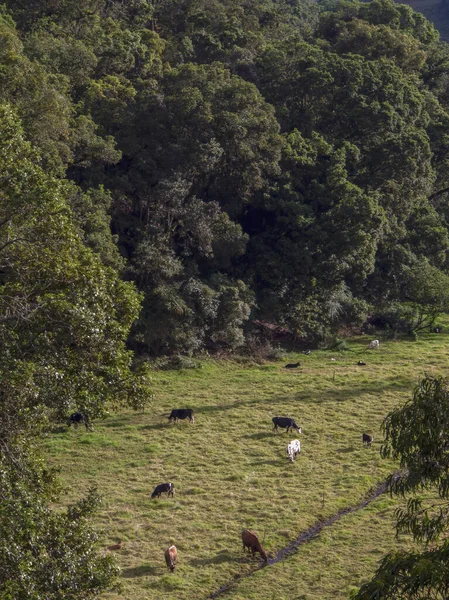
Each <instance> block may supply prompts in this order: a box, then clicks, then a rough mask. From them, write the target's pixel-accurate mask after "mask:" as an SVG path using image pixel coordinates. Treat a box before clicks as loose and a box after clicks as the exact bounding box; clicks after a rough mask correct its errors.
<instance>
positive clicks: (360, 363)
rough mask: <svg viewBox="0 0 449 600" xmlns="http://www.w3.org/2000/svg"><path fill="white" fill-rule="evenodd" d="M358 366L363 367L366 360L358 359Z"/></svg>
mask: <svg viewBox="0 0 449 600" xmlns="http://www.w3.org/2000/svg"><path fill="white" fill-rule="evenodd" d="M357 366H358V367H365V366H366V362H363V360H359V362H358V363H357Z"/></svg>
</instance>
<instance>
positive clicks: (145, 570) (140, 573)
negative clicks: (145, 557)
mask: <svg viewBox="0 0 449 600" xmlns="http://www.w3.org/2000/svg"><path fill="white" fill-rule="evenodd" d="M158 571H159V569H156V567H152V566H151V565H140V566H139V567H130V568H129V569H122V577H125V578H126V579H132V578H133V577H145V576H149V575H156V574H157V573H158Z"/></svg>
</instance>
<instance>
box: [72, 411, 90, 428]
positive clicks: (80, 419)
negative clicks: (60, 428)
mask: <svg viewBox="0 0 449 600" xmlns="http://www.w3.org/2000/svg"><path fill="white" fill-rule="evenodd" d="M80 423H84V425H85V426H86V430H87V429H92V427H91V426H90V422H89V417H88V416H87V415H86V414H84V413H80V412H76V413H73V414H72V415H70V417H69V420H68V422H67V425H68V426H69V427H70V425H72V424H73V425H75V429H77V428H78V425H79V424H80Z"/></svg>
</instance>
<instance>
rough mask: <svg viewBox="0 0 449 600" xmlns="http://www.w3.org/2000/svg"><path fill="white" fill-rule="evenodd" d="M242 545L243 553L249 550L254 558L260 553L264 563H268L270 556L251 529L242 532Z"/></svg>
mask: <svg viewBox="0 0 449 600" xmlns="http://www.w3.org/2000/svg"><path fill="white" fill-rule="evenodd" d="M242 544H243V551H246V548H248V550H249V551H251V552H252V553H253V556H254V555H255V554H256V552H259V553H260V556H261V557H262V558H263V559H264V561H265V562H268V554H267V553H266V552H265V550H264V549H263V548H262V544H261V543H260V542H259V538H258V537H257V535H256V534H255V533H254V531H251V530H250V529H244V530H243V531H242Z"/></svg>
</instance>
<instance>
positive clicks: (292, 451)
mask: <svg viewBox="0 0 449 600" xmlns="http://www.w3.org/2000/svg"><path fill="white" fill-rule="evenodd" d="M300 452H301V442H300V441H299V440H292V441H291V442H290V444H289V445H288V446H287V454H288V457H289V459H290V460H291V461H292V462H293V461H294V460H295V458H296V457H297V455H298V454H299V453H300Z"/></svg>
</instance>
